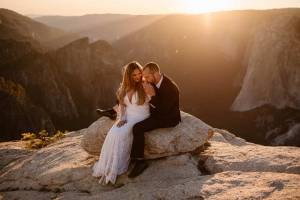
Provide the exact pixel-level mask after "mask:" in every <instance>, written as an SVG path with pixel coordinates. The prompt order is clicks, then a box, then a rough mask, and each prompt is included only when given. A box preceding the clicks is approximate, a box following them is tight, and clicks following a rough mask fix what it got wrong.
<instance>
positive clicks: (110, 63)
mask: <svg viewBox="0 0 300 200" xmlns="http://www.w3.org/2000/svg"><path fill="white" fill-rule="evenodd" d="M0 44H1V46H2V47H3V48H1V50H2V51H3V52H4V53H3V54H1V57H2V58H3V59H1V66H0V68H1V71H0V76H1V77H4V80H6V81H8V80H11V81H12V82H13V83H14V84H16V85H20V87H22V88H23V89H24V92H25V93H26V97H27V99H28V101H26V102H27V103H26V106H25V107H26V108H25V107H24V106H23V104H20V105H19V106H18V107H21V108H22V110H24V112H19V110H18V109H15V108H16V107H15V104H10V103H8V104H2V105H3V107H2V108H3V109H2V113H1V115H2V116H3V117H1V118H2V120H1V122H2V124H1V126H4V127H6V128H5V130H4V129H1V140H2V141H4V140H11V139H19V138H20V137H21V135H20V134H21V133H22V132H30V131H32V132H35V133H37V132H39V131H41V130H43V129H46V130H47V131H49V132H50V133H51V134H53V133H54V132H55V131H56V130H74V129H78V128H82V127H85V126H87V125H88V124H89V123H90V122H91V121H92V120H94V119H95V117H96V115H95V114H94V110H95V108H97V107H99V106H104V107H105V106H107V107H110V106H112V105H113V102H114V101H115V90H116V89H117V87H118V85H119V82H120V80H121V67H122V66H123V62H122V60H120V58H119V55H118V53H117V51H116V50H115V49H113V48H112V47H111V46H110V45H109V44H108V43H107V42H106V41H97V42H95V43H92V44H89V40H88V38H83V39H80V40H77V41H75V42H73V43H71V44H69V45H67V46H65V47H63V48H61V49H59V50H57V51H53V52H49V53H46V54H43V53H41V52H39V51H38V50H37V49H35V47H33V46H32V45H31V44H30V43H28V42H27V43H26V42H18V41H15V40H1V42H0ZM5 98H8V99H11V98H13V96H12V95H10V93H9V92H6V93H5ZM24 105H25V104H24ZM5 106H6V108H5ZM27 107H32V108H35V107H36V109H37V110H36V111H34V110H32V111H31V112H28V108H27ZM38 110H42V111H41V112H38V113H37V114H36V113H35V112H37V111H38ZM21 113H24V116H23V114H21ZM42 113H44V114H42ZM14 116H19V117H18V118H20V121H24V122H26V121H28V120H29V121H30V122H31V123H29V124H28V125H27V126H12V125H8V124H6V122H7V121H14V120H15V119H18V118H16V117H14ZM21 116H23V117H21ZM39 117H40V119H39ZM25 119H26V120H25ZM22 123H23V122H22ZM9 124H11V123H9ZM9 134H11V135H12V136H10V137H7V135H9ZM4 135H6V136H4Z"/></svg>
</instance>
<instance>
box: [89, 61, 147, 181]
mask: <svg viewBox="0 0 300 200" xmlns="http://www.w3.org/2000/svg"><path fill="white" fill-rule="evenodd" d="M124 69H125V72H124V76H123V81H122V84H121V87H120V89H119V91H120V93H119V97H118V98H119V112H120V119H119V120H118V121H117V122H116V123H115V124H114V125H113V126H112V127H111V129H110V130H109V132H108V134H107V136H106V138H105V141H104V143H103V146H102V150H101V153H100V158H99V161H97V162H96V163H95V164H94V173H93V176H95V177H101V178H100V180H99V183H100V184H103V185H105V184H108V183H109V182H111V183H112V184H115V182H116V178H117V175H119V174H122V173H124V172H126V171H127V169H128V166H129V163H130V151H131V146H132V140H133V135H132V132H131V131H132V127H133V125H134V124H136V123H137V122H140V121H142V120H144V119H146V118H148V117H149V115H150V112H149V103H148V101H147V98H148V96H147V95H146V93H145V91H144V89H143V86H142V71H143V69H142V67H141V65H140V64H139V63H138V62H135V61H133V62H131V63H129V64H128V65H126V66H125V67H124Z"/></svg>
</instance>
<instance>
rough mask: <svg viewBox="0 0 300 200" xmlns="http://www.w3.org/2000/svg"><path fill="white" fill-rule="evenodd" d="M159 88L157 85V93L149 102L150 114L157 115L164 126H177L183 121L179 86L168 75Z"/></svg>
mask: <svg viewBox="0 0 300 200" xmlns="http://www.w3.org/2000/svg"><path fill="white" fill-rule="evenodd" d="M163 76H164V78H163V80H162V82H161V85H160V87H159V88H156V87H155V92H156V95H155V96H153V97H151V100H150V101H149V103H151V104H152V105H153V106H155V108H153V107H152V106H150V115H151V116H152V117H156V118H157V119H158V121H159V124H160V126H161V127H162V128H165V127H173V126H176V125H177V124H178V123H179V122H180V121H181V116H180V110H179V88H178V86H177V85H176V84H175V83H174V82H173V81H172V80H171V79H170V78H169V77H167V76H166V75H164V74H163Z"/></svg>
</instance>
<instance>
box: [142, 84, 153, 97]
mask: <svg viewBox="0 0 300 200" xmlns="http://www.w3.org/2000/svg"><path fill="white" fill-rule="evenodd" d="M143 88H144V90H145V92H146V94H148V95H149V96H150V97H153V96H155V90H154V87H153V86H152V85H151V84H150V83H143Z"/></svg>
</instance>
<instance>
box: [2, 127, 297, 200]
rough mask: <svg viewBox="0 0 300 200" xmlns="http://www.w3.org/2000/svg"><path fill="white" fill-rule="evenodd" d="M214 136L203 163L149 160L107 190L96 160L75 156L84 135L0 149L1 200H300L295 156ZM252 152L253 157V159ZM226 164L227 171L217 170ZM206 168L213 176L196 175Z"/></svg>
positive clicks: (198, 158)
mask: <svg viewBox="0 0 300 200" xmlns="http://www.w3.org/2000/svg"><path fill="white" fill-rule="evenodd" d="M214 130H215V132H217V133H215V135H214V136H213V137H212V139H211V140H210V142H211V146H210V147H206V150H205V151H204V152H203V153H201V154H200V155H199V153H196V152H193V153H183V154H180V155H175V156H169V157H165V158H160V159H152V160H149V162H148V163H149V167H148V168H147V169H146V170H145V171H144V172H143V173H142V174H141V175H140V176H138V177H136V178H134V179H128V178H127V174H128V172H126V173H124V174H122V175H120V176H118V178H117V182H116V184H115V185H106V186H100V185H99V184H98V179H97V178H94V177H92V176H91V174H92V166H93V163H94V162H95V161H96V160H97V157H96V156H90V155H89V154H88V153H86V152H85V151H84V150H83V149H82V148H80V141H81V140H82V138H83V135H84V132H85V131H87V130H86V129H83V130H80V131H76V132H70V133H68V134H66V137H65V138H64V139H63V140H60V141H58V142H56V143H53V144H51V145H49V146H47V147H45V148H44V149H40V150H37V151H26V150H23V147H24V142H6V143H0V163H1V165H0V174H1V175H0V199H1V198H4V199H37V198H38V199H75V200H76V199H95V200H96V199H104V200H105V199H109V200H111V199H116V200H117V199H120V197H122V199H146V200H148V199H149V200H152V199H172V200H174V199H212V200H215V199H299V198H300V193H299V186H300V176H299V173H300V172H299V167H298V166H299V149H298V148H295V147H284V148H282V147H264V146H261V145H255V144H252V143H247V142H246V141H244V140H243V139H240V138H236V137H234V135H233V134H231V133H229V132H227V131H224V130H219V129H214ZM269 148H272V149H269ZM247 150H249V151H248V152H249V153H248V152H247ZM250 150H255V152H256V153H255V154H256V155H255V157H254V156H251V151H250ZM270 150H272V152H273V153H272V154H271V153H268V152H269V151H270ZM245 152H247V153H248V154H249V155H248V156H247V154H246V155H244V154H245ZM266 156H269V157H268V159H266ZM205 157H206V158H208V159H207V160H206V162H205V163H204V162H203V161H204V160H203V158H205ZM210 158H211V159H213V160H216V161H218V163H220V164H219V166H220V167H219V168H216V167H215V166H216V164H215V166H213V168H214V169H222V172H220V171H219V170H211V169H213V168H211V165H210V164H209V162H208V161H209V160H210ZM221 159H222V160H221ZM274 161H276V165H275V164H274ZM225 162H227V165H228V167H224V166H223V165H221V164H224V165H225ZM234 162H236V163H237V164H235V163H234ZM218 163H217V164H218ZM230 163H231V165H230ZM242 163H244V164H242ZM272 165H273V166H272ZM239 166H242V167H239ZM132 167H133V164H131V165H130V168H129V170H128V171H130V170H131V169H132ZM203 167H206V168H207V170H209V171H211V172H213V173H215V172H216V174H211V175H209V174H207V173H205V171H202V172H200V171H199V169H203ZM243 169H244V170H243ZM249 169H252V170H249ZM283 169H284V170H283ZM218 172H220V173H218ZM278 172H281V173H278Z"/></svg>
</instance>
